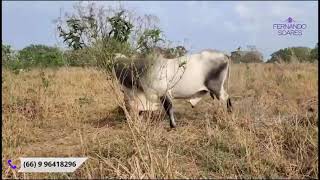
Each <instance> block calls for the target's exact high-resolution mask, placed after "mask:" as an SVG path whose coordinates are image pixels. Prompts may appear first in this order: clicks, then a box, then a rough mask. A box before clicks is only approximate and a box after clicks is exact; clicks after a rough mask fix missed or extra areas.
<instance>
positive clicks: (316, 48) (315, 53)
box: [310, 43, 319, 62]
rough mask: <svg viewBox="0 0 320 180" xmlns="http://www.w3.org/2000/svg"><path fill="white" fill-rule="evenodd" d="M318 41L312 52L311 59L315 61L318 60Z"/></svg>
mask: <svg viewBox="0 0 320 180" xmlns="http://www.w3.org/2000/svg"><path fill="white" fill-rule="evenodd" d="M318 58H319V57H318V43H317V44H316V46H315V47H314V48H313V49H312V50H311V52H310V61H311V62H314V61H318Z"/></svg>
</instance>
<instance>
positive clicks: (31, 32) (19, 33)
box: [2, 1, 318, 60]
mask: <svg viewBox="0 0 320 180" xmlns="http://www.w3.org/2000/svg"><path fill="white" fill-rule="evenodd" d="M75 3H76V2H75V1H3V2H2V41H3V43H4V44H9V45H11V46H12V47H13V48H14V49H16V50H19V49H22V48H24V47H26V46H28V45H30V44H45V45H50V46H53V45H56V46H60V47H63V43H62V41H61V39H60V38H59V37H58V36H57V33H56V30H55V24H54V22H53V21H54V20H55V19H57V18H58V17H59V16H60V15H61V12H72V11H73V8H72V7H73V5H74V4H75ZM84 3H86V2H84ZM96 4H97V5H98V6H100V5H102V6H109V5H110V6H119V5H122V6H123V7H126V8H128V9H129V10H133V11H135V12H136V13H138V14H139V15H143V14H152V15H155V16H157V17H158V18H159V20H160V21H159V26H160V28H161V29H162V30H163V32H164V34H165V37H166V38H167V39H170V40H171V41H173V42H174V43H176V44H181V45H184V46H185V47H186V48H187V49H188V50H189V51H190V52H199V51H201V50H202V49H217V50H221V51H224V52H228V53H230V52H231V51H234V50H236V49H237V48H238V47H239V46H241V47H242V48H246V47H247V45H254V46H255V47H256V48H257V50H259V51H260V52H262V54H263V56H264V58H265V60H266V59H268V58H270V55H271V53H273V52H275V51H277V50H279V49H281V48H286V47H292V46H307V47H311V48H312V47H314V46H315V45H316V43H317V42H318V2H317V1H264V2H261V1H260V2H259V1H121V2H118V1H99V2H96ZM288 17H292V18H293V20H294V23H300V24H306V28H305V29H303V30H302V35H285V36H284V35H282V36H281V35H278V32H277V29H274V24H279V23H285V20H286V19H288Z"/></svg>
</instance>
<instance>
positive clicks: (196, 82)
mask: <svg viewBox="0 0 320 180" xmlns="http://www.w3.org/2000/svg"><path fill="white" fill-rule="evenodd" d="M204 78H205V77H204V75H203V73H202V72H197V71H191V70H190V71H188V69H187V70H186V72H185V74H184V75H183V76H182V78H181V79H180V81H178V83H177V84H176V85H175V86H174V87H173V88H172V90H171V94H172V96H173V97H174V98H192V97H193V96H194V95H195V94H196V93H198V92H199V91H203V90H208V89H207V88H206V86H205V85H204V80H205V79H204Z"/></svg>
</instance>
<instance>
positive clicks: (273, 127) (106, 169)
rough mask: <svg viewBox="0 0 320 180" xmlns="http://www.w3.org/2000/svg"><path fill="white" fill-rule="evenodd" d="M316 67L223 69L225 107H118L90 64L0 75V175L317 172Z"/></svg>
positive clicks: (113, 87) (114, 91)
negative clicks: (29, 167)
mask: <svg viewBox="0 0 320 180" xmlns="http://www.w3.org/2000/svg"><path fill="white" fill-rule="evenodd" d="M317 73H318V69H317V67H316V66H315V65H313V64H290V65H276V64H249V65H246V64H240V65H239V64H237V65H235V64H234V65H232V69H231V81H230V87H229V88H230V89H229V91H228V92H229V94H230V95H231V97H233V106H234V112H233V113H232V114H228V113H226V110H225V107H222V106H221V105H220V104H219V102H217V101H213V100H212V99H211V98H210V97H209V96H208V97H206V98H204V100H202V101H201V102H200V103H199V104H198V105H197V106H196V107H195V108H194V109H192V108H191V106H190V105H189V104H188V103H186V102H185V101H181V100H180V101H174V107H175V114H176V117H177V126H178V128H177V129H175V130H171V129H170V128H169V122H168V120H167V119H166V118H165V113H164V112H153V113H146V114H144V115H143V118H139V116H138V115H137V114H134V113H130V112H128V111H127V110H126V109H125V108H124V110H122V109H121V108H119V107H118V106H120V107H124V104H123V100H122V94H121V92H120V91H119V87H118V86H117V84H116V83H115V82H113V81H111V80H108V79H107V78H106V76H105V75H104V74H103V73H101V72H99V71H96V70H94V69H90V68H60V69H56V70H53V69H45V70H40V69H38V70H37V69H35V70H32V71H30V72H22V73H20V74H14V73H11V72H9V71H6V70H4V71H3V72H2V123H3V126H2V131H3V138H2V143H3V152H2V164H3V165H2V178H31V179H33V178H51V179H58V178H86V179H87V178H112V177H114V178H257V177H260V178H317V175H318V166H317V164H318V154H317V152H318V144H317V142H318V127H317V123H318V106H317V105H318V94H317V83H318V79H317ZM71 156H72V157H76V156H79V157H89V159H88V160H87V161H86V162H85V163H84V164H83V165H82V166H81V167H80V168H79V169H78V170H76V171H75V172H74V173H18V172H17V171H16V170H12V169H10V168H9V167H8V166H7V164H6V163H7V162H6V161H7V160H8V159H12V160H13V164H16V165H18V168H19V163H20V162H19V159H18V158H19V157H71Z"/></svg>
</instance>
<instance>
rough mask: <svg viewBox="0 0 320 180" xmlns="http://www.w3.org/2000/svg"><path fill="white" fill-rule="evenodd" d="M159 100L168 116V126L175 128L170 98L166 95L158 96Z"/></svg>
mask: <svg viewBox="0 0 320 180" xmlns="http://www.w3.org/2000/svg"><path fill="white" fill-rule="evenodd" d="M160 101H161V103H162V105H163V108H164V109H165V111H166V113H167V115H168V116H169V118H170V127H171V128H175V127H176V122H175V119H174V115H173V106H172V102H171V100H170V99H169V97H168V96H163V97H161V98H160Z"/></svg>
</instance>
